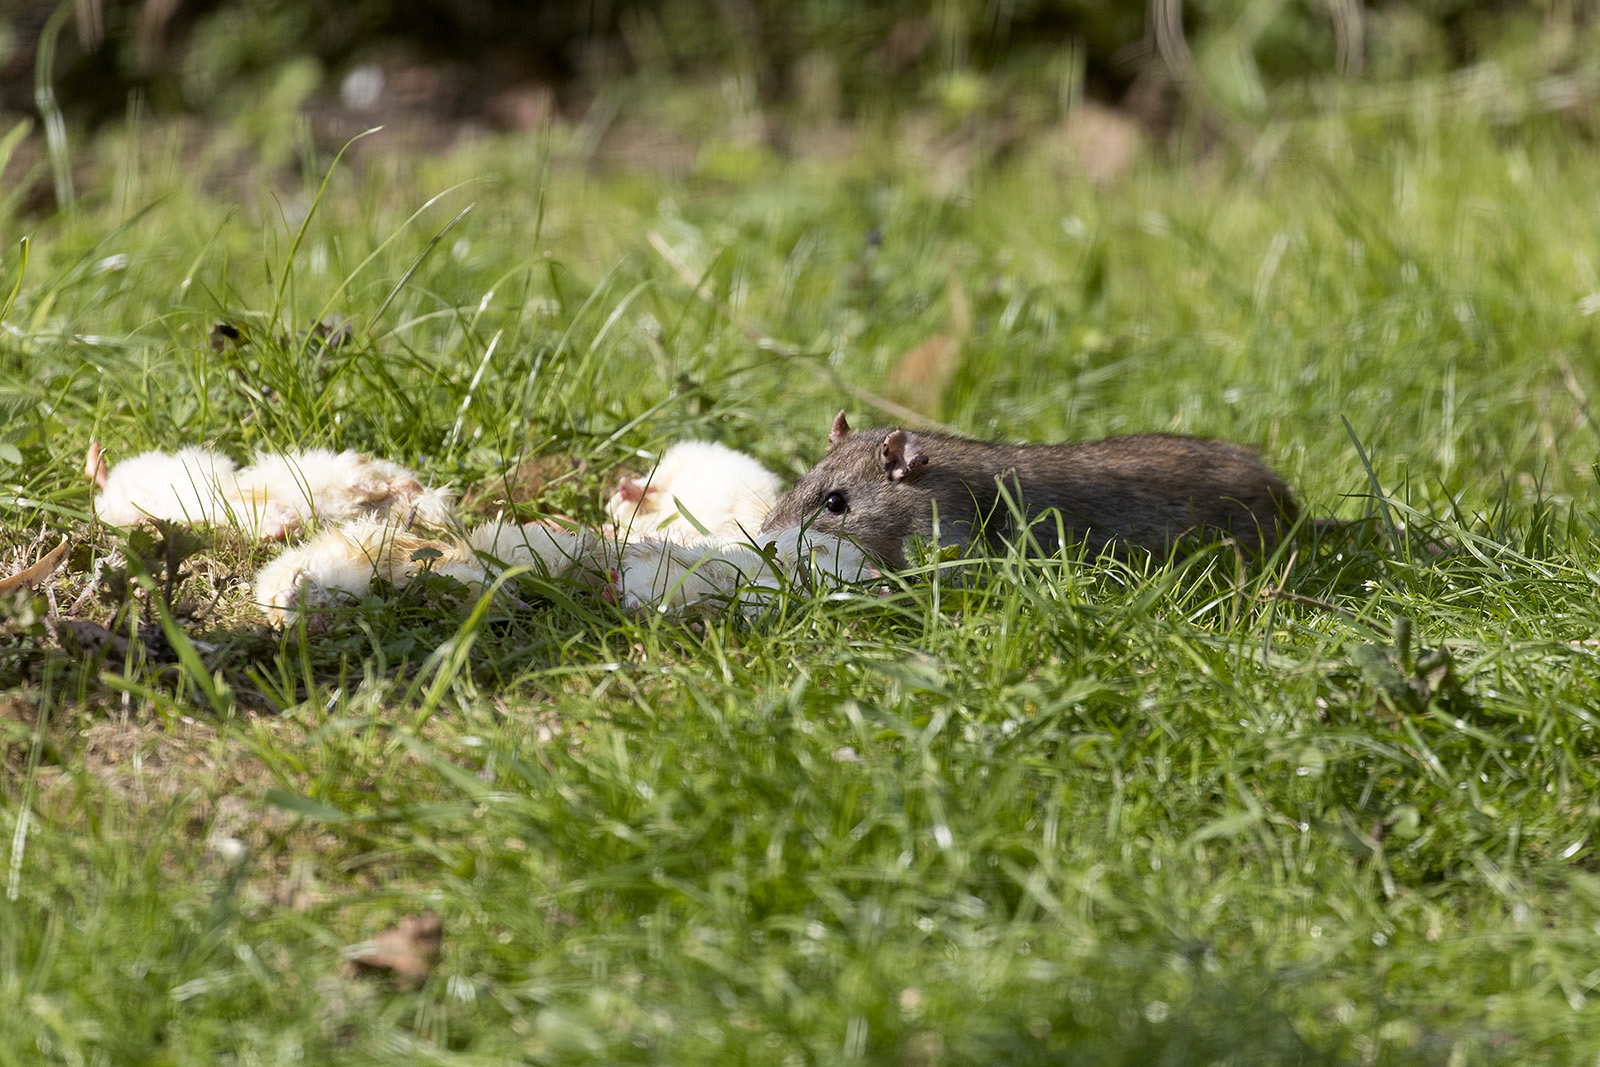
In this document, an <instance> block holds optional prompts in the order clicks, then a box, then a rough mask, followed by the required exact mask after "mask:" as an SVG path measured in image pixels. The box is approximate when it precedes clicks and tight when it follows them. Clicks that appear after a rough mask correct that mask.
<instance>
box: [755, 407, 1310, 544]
mask: <svg viewBox="0 0 1600 1067" xmlns="http://www.w3.org/2000/svg"><path fill="white" fill-rule="evenodd" d="M1002 489H1003V490H1004V492H1002ZM831 494H842V496H843V497H844V503H845V505H846V510H845V511H844V512H843V513H842V514H840V513H836V512H835V511H832V510H830V509H829V508H828V507H827V504H828V502H829V499H830V495H831ZM1008 496H1009V497H1010V500H1011V501H1012V502H1014V505H1015V506H1013V503H1011V502H1008V501H1007V499H1006V498H1007V497H1008ZM838 503H839V501H838V500H835V501H834V504H835V505H837V504H838ZM1017 509H1020V510H1021V512H1022V514H1023V515H1025V516H1026V520H1027V533H1028V534H1029V535H1031V536H1030V539H1029V547H1030V548H1031V547H1032V545H1033V542H1037V545H1038V548H1039V549H1040V550H1042V551H1043V552H1046V553H1049V552H1053V551H1055V549H1056V548H1057V546H1058V544H1059V541H1060V538H1059V537H1058V524H1057V514H1059V526H1060V530H1061V531H1062V532H1064V533H1065V535H1066V540H1067V541H1069V542H1076V541H1078V540H1082V541H1085V542H1086V543H1087V545H1088V548H1089V550H1090V551H1091V552H1099V551H1101V550H1102V549H1104V548H1106V547H1107V546H1109V545H1122V546H1128V545H1132V546H1138V547H1143V548H1148V549H1152V550H1156V551H1161V550H1164V549H1166V548H1167V547H1168V546H1170V545H1171V544H1172V543H1173V542H1174V541H1176V540H1177V539H1179V538H1181V537H1185V536H1188V535H1202V536H1204V535H1227V536H1232V537H1234V538H1236V539H1237V540H1238V541H1239V542H1240V543H1241V544H1242V545H1244V546H1245V547H1246V548H1247V549H1249V550H1250V551H1252V552H1260V551H1262V550H1264V549H1265V550H1270V549H1271V548H1272V546H1273V545H1275V544H1276V543H1277V540H1278V537H1279V536H1280V534H1281V533H1282V532H1283V531H1285V530H1287V529H1288V528H1289V527H1290V526H1291V525H1293V524H1294V521H1295V519H1296V517H1297V516H1298V508H1297V507H1296V505H1295V502H1294V496H1293V494H1292V493H1291V492H1290V491H1289V486H1288V485H1287V484H1286V483H1285V482H1284V480H1283V479H1282V478H1281V477H1279V475H1278V474H1277V473H1275V472H1274V471H1273V470H1271V469H1270V468H1269V467H1267V466H1266V465H1265V464H1263V463H1262V462H1261V460H1260V458H1259V457H1258V456H1257V455H1256V454H1255V453H1254V452H1253V451H1251V450H1250V449H1248V448H1245V447H1244V446H1242V445H1235V444H1230V443H1228V442H1226V441H1211V440H1206V439H1203V438H1198V437H1180V436H1175V435H1173V434H1159V433H1158V434H1134V435H1130V436H1127V437H1110V438H1107V439H1105V440H1103V441H1089V442H1085V443H1082V444H1059V445H1006V444H996V443H992V442H986V441H972V440H968V439H966V438H962V437H953V436H949V435H946V434H937V433H914V432H911V431H908V430H901V429H873V430H852V429H850V425H849V423H848V422H847V421H846V420H845V415H844V412H842V411H841V412H840V413H839V415H838V417H837V418H835V419H834V422H833V432H832V433H831V434H830V435H829V437H828V454H827V455H826V456H825V457H823V459H822V462H820V463H818V464H817V465H816V466H815V467H813V468H812V469H811V470H810V471H808V472H806V474H805V475H804V476H802V477H801V479H800V481H799V482H798V483H796V485H795V487H794V488H793V489H792V490H790V491H789V493H788V494H787V495H785V496H784V497H783V499H781V500H779V501H778V505H777V507H775V508H774V509H773V510H772V512H771V513H770V514H769V515H768V516H767V519H766V521H765V522H764V523H763V524H762V526H761V529H762V531H763V532H772V531H775V530H782V529H787V528H789V527H792V526H800V525H802V524H806V523H809V524H810V527H811V529H813V530H816V531H818V532H823V533H831V534H840V535H843V536H845V537H849V538H851V539H853V540H855V541H856V542H857V543H858V544H860V545H861V547H862V548H864V549H866V550H867V551H868V552H870V553H871V554H873V555H874V556H876V557H877V558H879V559H880V560H882V561H883V562H884V563H886V564H888V565H889V566H891V567H899V566H904V565H905V555H904V549H903V547H902V545H903V542H904V541H905V539H906V538H907V537H910V536H914V535H915V536H921V537H931V536H932V535H933V533H934V521H935V511H936V510H937V517H938V527H939V529H938V532H939V539H940V541H941V542H943V543H945V544H958V545H966V544H968V543H970V542H972V541H974V540H978V539H980V538H981V539H985V540H987V541H988V542H989V543H990V544H996V543H998V544H1004V543H1006V542H1008V541H1012V540H1015V539H1016V538H1017V537H1018V534H1019V533H1020V532H1021V531H1020V530H1019V529H1018V524H1017V521H1016V518H1017V516H1016V511H1017Z"/></svg>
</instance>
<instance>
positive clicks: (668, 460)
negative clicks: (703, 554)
mask: <svg viewBox="0 0 1600 1067" xmlns="http://www.w3.org/2000/svg"><path fill="white" fill-rule="evenodd" d="M782 494H783V487H782V486H781V485H780V484H779V482H778V476H777V475H775V474H773V473H772V472H771V471H769V470H767V468H765V467H763V466H762V465H761V463H760V461H759V460H757V459H755V458H754V457H752V456H747V455H745V454H744V453H743V452H736V451H734V450H733V449H731V448H729V447H727V446H726V445H719V444H716V443H715V442H712V441H681V442H679V443H678V444H675V445H673V446H672V447H670V448H668V449H667V450H666V451H665V452H663V453H662V454H661V460H660V462H658V463H657V464H656V467H655V470H653V471H652V472H651V473H650V474H649V475H648V476H646V477H644V478H625V479H623V481H622V484H621V485H620V486H618V487H617V489H616V491H615V492H613V493H612V494H611V496H610V497H609V498H608V499H607V500H606V513H607V514H609V515H610V516H611V519H612V521H613V522H615V523H616V525H617V528H618V529H619V530H621V531H623V532H626V533H629V534H631V535H632V536H635V537H662V538H666V539H667V540H669V541H673V542H676V543H677V544H680V545H702V544H707V543H723V542H727V541H730V540H738V539H740V538H742V537H744V536H745V535H746V533H750V534H754V533H755V532H756V531H757V530H759V529H760V528H761V520H762V519H765V518H766V517H767V512H769V511H771V510H772V506H773V505H774V504H776V503H777V502H778V497H780V496H781V495H782ZM683 511H687V512H688V513H689V514H690V515H692V516H694V519H695V522H698V523H699V524H700V525H701V526H703V527H705V530H706V532H705V533H704V534H702V533H701V532H700V531H699V530H697V529H696V528H695V525H694V523H692V522H690V521H689V520H688V519H686V518H684V516H683V515H682V514H681V512H683Z"/></svg>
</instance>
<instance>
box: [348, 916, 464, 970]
mask: <svg viewBox="0 0 1600 1067" xmlns="http://www.w3.org/2000/svg"><path fill="white" fill-rule="evenodd" d="M443 947H444V924H443V923H441V922H440V921H439V916H438V915H436V914H434V913H433V912H431V911H425V912H423V913H422V914H421V915H407V916H406V917H405V918H403V919H401V920H400V921H399V923H397V924H396V925H395V926H393V927H391V928H390V929H388V930H385V931H384V932H383V933H381V934H379V935H378V936H377V937H374V938H373V939H372V940H370V941H363V942H362V943H360V944H359V945H352V946H350V948H348V949H346V950H345V961H344V966H343V967H341V968H340V973H341V974H343V975H344V976H345V977H346V978H354V977H356V976H357V975H361V974H381V973H384V972H388V974H389V975H390V976H391V977H392V978H393V979H394V982H395V984H396V985H398V986H400V987H401V988H402V989H416V988H418V987H419V986H421V985H422V983H423V982H426V981H427V980H428V975H429V973H431V972H432V970H433V965H434V963H436V962H437V961H438V959H439V952H440V950H441V949H442V948H443Z"/></svg>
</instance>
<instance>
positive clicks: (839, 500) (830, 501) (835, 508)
mask: <svg viewBox="0 0 1600 1067" xmlns="http://www.w3.org/2000/svg"><path fill="white" fill-rule="evenodd" d="M822 506H823V507H825V508H827V509H828V510H829V511H830V512H832V513H833V514H835V515H843V514H844V513H845V512H847V511H849V510H850V501H849V500H847V499H845V495H844V494H843V493H841V492H839V491H838V490H837V489H835V490H834V491H833V492H831V493H829V494H828V495H827V496H826V497H825V498H823V501H822Z"/></svg>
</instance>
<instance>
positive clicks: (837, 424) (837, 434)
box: [828, 408, 850, 449]
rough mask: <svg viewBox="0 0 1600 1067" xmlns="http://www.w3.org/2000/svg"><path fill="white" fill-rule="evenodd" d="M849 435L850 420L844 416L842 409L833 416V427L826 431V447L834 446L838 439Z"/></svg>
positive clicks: (841, 439) (840, 439)
mask: <svg viewBox="0 0 1600 1067" xmlns="http://www.w3.org/2000/svg"><path fill="white" fill-rule="evenodd" d="M849 436H850V422H849V420H848V419H846V418H845V417H844V409H843V408H841V409H840V410H839V414H837V415H835V416H834V417H833V429H831V430H829V431H828V447H829V448H830V449H831V448H835V447H837V446H838V444H839V442H840V441H843V440H844V439H845V438H846V437H849Z"/></svg>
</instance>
